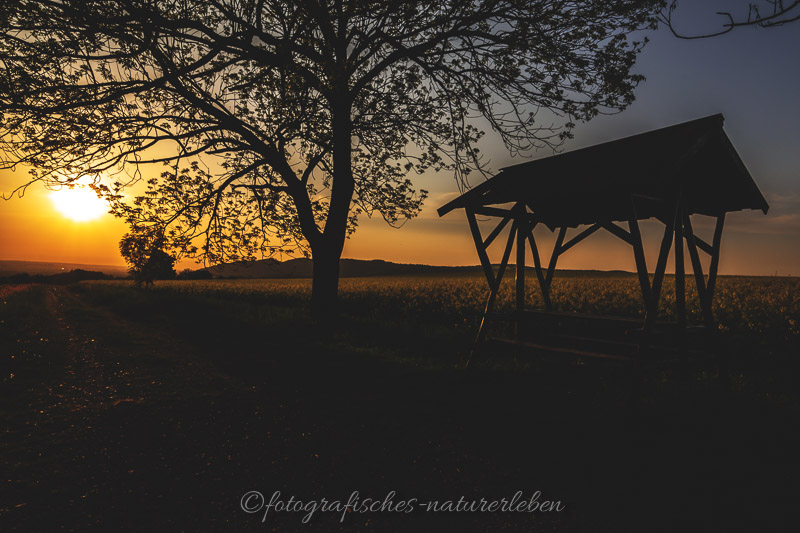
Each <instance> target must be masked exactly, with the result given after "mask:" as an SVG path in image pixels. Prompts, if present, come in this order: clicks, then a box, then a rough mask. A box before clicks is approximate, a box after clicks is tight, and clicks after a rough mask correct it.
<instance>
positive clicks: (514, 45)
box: [0, 0, 664, 318]
mask: <svg viewBox="0 0 800 533" xmlns="http://www.w3.org/2000/svg"><path fill="white" fill-rule="evenodd" d="M663 6H664V2H663V1H661V0H645V1H643V0H607V1H574V0H571V1H567V0H445V1H442V0H418V1H407V0H389V1H385V0H382V1H377V0H293V1H291V2H289V1H282V0H181V1H178V0H159V1H156V0H93V1H85V0H49V1H35V0H11V1H6V2H3V3H2V5H0V73H2V76H0V111H2V126H1V127H0V150H2V155H0V157H2V158H3V161H2V165H0V167H5V168H13V167H14V166H16V165H19V164H25V165H29V166H30V167H31V168H33V171H32V177H31V181H38V180H41V181H44V182H45V183H48V184H56V183H65V182H66V183H69V182H72V181H74V180H76V179H79V178H80V177H82V176H92V177H95V178H96V179H97V180H99V179H100V177H101V176H102V175H113V176H114V179H115V182H114V184H112V185H111V186H108V187H107V186H105V185H102V184H100V183H99V181H98V187H99V188H100V189H101V190H104V191H105V192H106V193H107V194H109V195H110V197H111V199H112V200H113V201H114V205H115V210H116V214H117V215H118V216H121V217H123V218H125V219H126V221H127V222H128V224H129V225H130V226H131V227H132V228H134V227H137V228H149V229H148V231H153V232H156V231H160V232H162V233H163V237H164V239H165V241H164V246H165V249H167V250H170V251H172V252H173V253H175V254H176V255H180V254H183V255H186V256H190V257H192V256H194V257H201V258H205V259H207V260H208V261H209V262H210V263H219V262H224V261H231V260H237V259H251V258H255V257H258V256H268V255H271V254H273V253H275V252H277V251H283V250H290V251H291V250H294V251H298V252H300V253H304V254H308V255H310V256H311V257H312V259H313V264H314V268H313V285H312V310H313V311H314V314H315V315H316V316H318V317H320V318H325V317H327V316H329V315H330V314H331V313H332V312H334V311H335V305H336V300H337V291H338V281H339V260H340V257H341V254H342V249H343V246H344V243H345V240H346V238H347V237H348V236H349V235H350V234H351V233H352V232H353V231H354V230H355V228H356V225H357V220H358V217H359V216H361V215H363V214H367V215H373V214H375V215H379V216H381V217H383V218H384V219H385V220H386V221H387V222H388V223H390V224H398V223H400V222H402V221H404V220H406V219H408V218H412V217H414V216H416V215H417V214H418V213H419V211H420V209H421V206H422V201H423V200H424V198H425V196H426V192H425V191H423V190H416V189H415V187H414V186H413V183H412V181H411V180H410V179H409V175H413V174H414V173H417V174H419V173H422V172H425V171H428V170H434V171H447V172H450V173H451V174H452V175H453V176H454V177H455V179H456V181H457V183H458V184H459V187H461V188H464V187H468V186H469V182H468V177H469V176H470V174H471V173H473V172H475V171H480V172H482V171H484V170H485V161H483V160H482V159H481V154H480V152H479V149H478V143H479V141H480V139H481V137H482V135H483V132H482V131H480V130H479V129H478V128H477V127H476V124H477V123H479V122H478V121H481V123H484V124H487V125H488V127H489V128H491V130H492V131H493V132H494V134H496V135H497V136H498V137H499V138H500V139H501V140H502V142H503V143H504V145H505V147H506V148H507V149H508V150H509V151H510V152H511V153H529V152H530V151H532V150H535V149H538V148H552V149H554V148H556V147H558V146H559V145H560V144H561V143H562V142H563V141H564V140H565V139H567V138H569V137H570V136H571V131H572V129H573V127H574V126H575V124H576V123H577V122H579V121H586V120H590V119H592V118H593V117H595V116H596V115H598V114H600V113H614V112H618V111H620V110H623V109H625V108H626V107H627V106H628V105H629V104H630V103H631V102H632V101H633V98H634V94H633V91H634V88H635V87H636V85H637V84H638V83H639V82H640V81H641V80H642V79H643V76H641V75H640V74H634V73H632V72H631V70H632V67H633V65H634V63H635V60H636V57H637V54H638V53H639V51H640V50H641V49H642V46H643V45H644V43H645V42H646V39H644V37H643V35H642V34H641V31H642V30H645V29H652V28H654V27H655V25H656V20H657V16H658V12H659V10H660V9H661V8H662V7H663ZM543 111H544V112H545V113H544V115H543V116H541V115H540V113H541V112H543ZM148 164H156V165H161V164H164V165H167V167H166V170H164V169H163V168H162V169H160V170H164V171H163V172H160V176H158V177H156V176H154V175H153V174H154V173H153V172H152V171H148V170H147V168H146V165H148ZM145 175H146V176H147V178H146V179H147V190H146V191H145V192H144V194H141V195H140V196H138V197H136V198H135V199H133V200H131V199H129V198H127V197H126V196H125V187H126V186H128V185H130V184H131V183H132V182H136V181H139V180H141V179H143V176H145Z"/></svg>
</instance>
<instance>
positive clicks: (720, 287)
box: [81, 274, 800, 354]
mask: <svg viewBox="0 0 800 533" xmlns="http://www.w3.org/2000/svg"><path fill="white" fill-rule="evenodd" d="M509 278H511V279H509ZM692 282H693V280H692V279H688V280H687V312H688V319H689V322H690V323H701V322H702V317H701V311H700V306H699V302H698V300H697V291H696V289H695V287H694V285H693V283H692ZM131 289H132V286H131V282H128V281H90V282H83V283H82V284H81V290H84V291H88V292H89V293H90V294H94V295H95V296H96V297H99V298H102V299H104V300H105V301H110V300H112V299H113V298H118V299H120V300H122V301H126V300H128V299H129V298H130V294H131ZM513 290H514V283H513V275H512V276H507V277H506V279H505V280H504V282H503V284H502V287H501V290H500V293H499V295H498V298H497V301H496V304H495V310H496V311H498V312H499V313H503V312H510V311H511V310H512V309H513V303H514V293H513ZM150 291H151V292H152V293H153V296H154V297H156V298H166V299H175V298H178V299H181V298H183V299H186V298H189V299H203V298H210V299H215V300H216V301H218V302H230V303H232V304H234V305H237V304H239V303H244V304H245V305H249V306H255V307H256V309H258V308H259V306H260V307H261V308H262V309H261V312H262V313H263V312H264V311H266V310H270V309H272V310H274V309H275V308H276V306H277V308H280V309H283V310H284V312H287V313H299V314H300V315H301V316H302V314H303V311H304V310H306V309H307V307H308V303H309V301H310V297H311V282H310V280H307V279H299V280H298V279H272V280H258V279H230V280H219V279H218V280H202V281H160V282H157V283H156V285H155V286H154V287H152V288H151V289H150ZM486 296H487V288H486V281H485V279H484V278H483V277H482V276H479V275H463V276H456V277H453V276H407V277H390V278H387V277H369V278H345V279H342V280H341V283H340V300H341V307H342V310H343V312H344V313H345V314H346V315H348V316H350V317H354V318H358V317H361V318H364V317H370V318H371V319H381V320H383V321H390V322H395V321H396V322H406V323H408V322H411V323H415V322H416V323H419V324H424V325H425V326H426V327H433V326H436V327H441V328H453V329H454V331H455V330H457V331H458V332H459V334H463V335H465V336H466V337H469V334H470V332H472V331H473V330H475V328H476V327H477V324H478V322H479V320H480V317H481V315H482V313H483V311H484V307H485V300H486ZM551 298H552V302H553V306H554V309H556V310H558V311H575V312H580V313H587V314H599V315H613V316H621V317H637V318H638V317H642V315H643V308H642V301H641V292H640V289H639V282H638V279H637V278H636V277H635V276H634V275H624V274H622V275H602V276H597V275H595V276H585V275H576V274H572V275H567V276H561V277H559V276H556V277H555V279H554V281H553V285H552V287H551ZM674 300H675V298H674V280H673V278H672V277H670V276H667V277H666V279H665V282H664V288H663V290H662V295H661V300H660V305H659V316H660V317H661V318H662V319H664V320H668V321H669V320H673V321H674V320H675V301H674ZM542 305H543V304H542V299H541V293H540V292H539V290H538V286H537V285H536V284H535V283H530V282H529V283H528V286H527V294H526V306H528V307H529V308H541V307H542ZM713 309H714V316H715V318H716V320H717V327H718V329H719V331H720V332H721V333H722V334H723V336H727V337H728V338H730V337H734V338H736V339H738V340H745V339H746V341H747V342H748V343H750V344H751V345H754V346H755V345H757V346H759V347H760V349H761V350H764V351H765V353H773V352H775V353H781V354H788V353H796V354H800V278H789V277H743V276H722V277H720V278H719V280H718V283H717V289H716V294H715V299H714V306H713Z"/></svg>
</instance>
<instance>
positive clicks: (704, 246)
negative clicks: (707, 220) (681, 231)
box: [694, 235, 714, 255]
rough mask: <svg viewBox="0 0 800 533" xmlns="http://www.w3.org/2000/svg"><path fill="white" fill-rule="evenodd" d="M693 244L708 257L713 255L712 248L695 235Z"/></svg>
mask: <svg viewBox="0 0 800 533" xmlns="http://www.w3.org/2000/svg"><path fill="white" fill-rule="evenodd" d="M694 243H695V244H696V245H697V247H698V248H699V249H700V250H702V251H704V252H705V253H707V254H708V255H714V247H713V246H711V245H710V244H708V243H707V242H706V241H704V240H703V239H701V238H700V237H698V236H697V235H695V236H694Z"/></svg>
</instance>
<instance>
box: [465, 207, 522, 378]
mask: <svg viewBox="0 0 800 533" xmlns="http://www.w3.org/2000/svg"><path fill="white" fill-rule="evenodd" d="M516 232H517V221H516V220H515V221H514V223H513V224H512V225H511V229H510V230H509V232H508V240H507V241H506V249H505V251H504V252H503V259H502V260H501V261H500V267H499V268H498V269H497V276H496V277H495V279H494V283H491V284H490V288H491V291H490V292H489V296H488V298H486V309H485V310H484V312H483V318H482V319H481V325H480V326H479V327H478V334H477V335H476V336H475V343H474V344H473V345H472V351H471V352H470V354H469V357H467V363H466V365H465V366H469V362H470V361H471V360H472V358H473V357H474V356H475V354H476V353H477V351H478V346H480V343H481V342H482V341H483V337H484V335H485V334H486V324H487V321H488V320H489V315H490V314H491V313H492V309H493V308H494V301H495V300H496V299H497V293H498V291H499V290H500V284H501V283H502V281H503V274H505V271H506V266H507V265H508V259H509V257H510V256H511V248H512V247H513V245H514V236H515V235H516Z"/></svg>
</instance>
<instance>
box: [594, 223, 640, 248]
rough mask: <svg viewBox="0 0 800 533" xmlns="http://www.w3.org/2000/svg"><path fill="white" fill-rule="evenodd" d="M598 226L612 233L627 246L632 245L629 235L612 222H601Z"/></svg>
mask: <svg viewBox="0 0 800 533" xmlns="http://www.w3.org/2000/svg"><path fill="white" fill-rule="evenodd" d="M600 226H602V228H603V229H605V230H608V231H609V232H611V233H613V234H614V235H616V236H617V237H619V238H620V239H622V240H623V241H625V242H627V243H628V244H631V245H632V244H633V238H632V237H631V234H630V233H629V232H627V231H625V230H624V229H622V228H620V227H619V226H617V225H616V224H614V223H613V222H602V223H600Z"/></svg>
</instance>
